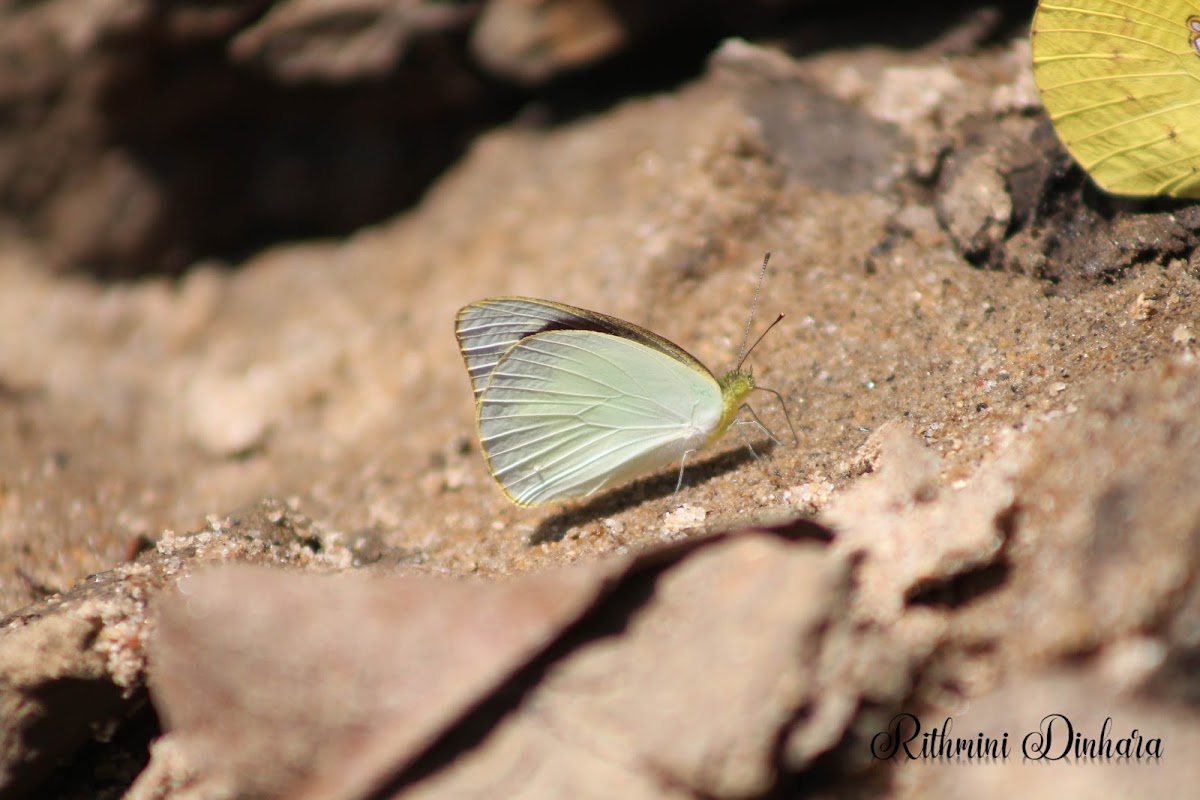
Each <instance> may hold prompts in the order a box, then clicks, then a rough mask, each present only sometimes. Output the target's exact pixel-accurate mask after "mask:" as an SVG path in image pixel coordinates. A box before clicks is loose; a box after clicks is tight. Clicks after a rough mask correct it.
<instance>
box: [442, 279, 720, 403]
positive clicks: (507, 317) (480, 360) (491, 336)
mask: <svg viewBox="0 0 1200 800" xmlns="http://www.w3.org/2000/svg"><path fill="white" fill-rule="evenodd" d="M556 330H582V331H594V332H597V333H607V334H611V335H613V336H619V337H621V338H624V339H630V340H632V341H635V342H638V343H640V344H642V345H645V346H646V347H649V348H651V349H653V350H658V351H659V352H661V353H664V354H666V355H668V356H670V357H671V358H673V359H676V360H679V361H683V362H684V363H686V364H689V365H690V366H691V367H692V368H693V369H700V370H703V371H704V372H708V370H707V368H706V367H705V366H704V365H703V364H701V363H700V362H699V361H697V360H696V359H695V358H693V357H692V356H691V355H690V354H689V353H688V352H687V351H685V350H684V349H683V348H681V347H678V346H677V345H675V344H673V343H671V342H669V341H667V340H666V339H664V338H662V337H661V336H659V335H658V334H655V333H652V332H650V331H648V330H646V329H645V328H640V327H638V326H637V325H633V324H631V323H628V322H625V321H623V320H619V319H617V318H616V317H610V316H607V315H606V314H599V313H597V312H595V311H588V310H587V309H583V308H576V307H574V306H568V305H565V304H563V303H552V302H550V301H548V300H536V299H534V298H532V297H494V298H491V299H488V300H480V301H479V302H477V303H471V304H470V305H469V306H465V307H463V309H462V310H460V311H459V312H458V318H457V319H456V320H455V334H456V335H457V336H458V347H459V350H461V351H462V355H463V360H464V361H466V362H467V372H468V373H470V376H471V385H472V386H473V387H474V389H475V400H476V402H478V400H479V397H480V395H482V394H483V390H484V388H485V387H486V386H487V383H488V380H489V378H491V375H492V370H494V369H495V368H496V364H497V363H498V362H499V361H500V359H501V358H502V357H503V356H504V354H505V353H507V352H508V350H509V348H511V347H512V346H513V345H515V344H516V343H517V342H519V341H521V340H522V339H525V338H527V337H529V336H533V335H534V334H537V333H547V332H549V331H556ZM709 374H710V375H711V373H709Z"/></svg>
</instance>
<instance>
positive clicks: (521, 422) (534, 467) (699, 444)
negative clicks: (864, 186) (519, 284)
mask: <svg viewBox="0 0 1200 800" xmlns="http://www.w3.org/2000/svg"><path fill="white" fill-rule="evenodd" d="M764 266H765V262H764ZM780 318H782V315H781V317H780ZM776 322H778V320H776ZM456 333H457V335H458V344H459V348H460V349H461V350H462V354H463V359H464V360H465V361H466V364H467V371H468V372H469V373H470V376H471V382H472V384H473V385H474V389H475V409H476V419H477V421H478V425H479V442H480V445H481V446H482V449H483V455H484V458H485V459H486V460H487V464H488V469H489V470H490V471H491V473H492V477H494V478H495V479H496V482H497V483H499V484H500V488H501V489H503V490H504V493H505V494H506V495H508V497H509V498H510V499H511V500H512V501H513V502H515V503H517V504H518V505H536V504H539V503H546V502H550V501H553V500H562V499H566V498H571V497H582V496H586V495H590V494H593V493H594V492H597V491H599V490H601V489H603V488H605V487H606V486H610V485H613V484H617V483H620V482H622V481H624V480H627V479H629V478H633V477H635V476H637V475H639V474H642V473H645V472H650V471H653V470H655V469H660V468H662V467H665V466H667V465H669V464H672V463H674V462H676V461H680V462H683V461H685V460H686V458H687V456H688V455H689V454H691V453H693V452H696V451H698V450H701V449H703V448H705V447H707V446H709V445H711V444H713V443H714V442H716V441H717V440H718V439H720V438H721V436H722V435H723V434H724V433H725V431H726V430H728V429H729V427H730V425H732V424H733V422H734V419H735V417H736V416H737V414H738V411H739V410H740V409H741V408H742V407H743V405H744V403H745V400H746V397H747V396H748V395H749V394H750V392H751V391H753V390H754V389H755V388H756V387H755V385H754V378H753V376H752V375H751V373H750V371H749V370H743V369H742V368H741V362H740V361H739V364H738V366H737V367H736V368H734V369H733V370H730V371H729V372H728V373H726V374H725V375H724V376H723V377H721V378H720V379H718V378H717V377H716V376H714V375H713V374H712V372H710V371H709V370H708V368H706V367H705V366H704V365H703V364H701V363H700V362H699V361H697V360H696V359H695V358H694V357H693V356H692V355H691V354H689V353H688V352H687V351H685V350H683V348H681V347H679V346H677V345H675V344H673V343H671V342H669V341H667V340H666V339H664V338H662V337H661V336H658V335H657V334H654V333H651V332H650V331H648V330H646V329H645V328H641V327H638V326H637V325H633V324H631V323H629V322H625V321H623V320H619V319H616V318H615V317H610V316H607V315H605V314H599V313H597V312H595V311H587V310H585V309H582V308H575V307H573V306H568V305H564V304H562V303H554V302H551V301H549V300H535V299H533V298H528V297H496V298H491V299H487V300H480V301H478V302H476V303H471V304H470V305H468V306H466V307H464V308H463V309H462V310H461V311H459V312H458V318H457V325H456ZM759 338H760V339H761V337H759ZM756 344H757V342H756ZM743 347H744V345H743ZM751 349H753V348H751ZM759 388H761V387H759ZM766 391H772V390H770V389H768V390H766ZM775 394H776V396H778V393H777V392H776V393H775ZM780 401H781V402H782V398H780ZM784 412H785V414H786V407H785V409H784ZM751 413H753V412H751ZM755 421H756V422H757V418H756V419H755ZM788 424H789V426H790V425H791V422H790V420H789V422H788ZM760 426H761V424H760ZM764 430H765V429H764ZM793 433H794V432H793ZM768 435H769V432H768ZM772 438H774V437H772ZM679 479H680V482H682V479H683V464H682V463H681V464H680V473H679Z"/></svg>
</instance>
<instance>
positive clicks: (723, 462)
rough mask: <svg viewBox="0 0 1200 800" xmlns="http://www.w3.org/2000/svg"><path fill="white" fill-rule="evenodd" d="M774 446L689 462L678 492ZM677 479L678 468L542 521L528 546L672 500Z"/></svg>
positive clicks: (756, 446) (763, 444)
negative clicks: (654, 502) (648, 504)
mask: <svg viewBox="0 0 1200 800" xmlns="http://www.w3.org/2000/svg"><path fill="white" fill-rule="evenodd" d="M775 446H776V445H775V443H774V442H772V441H771V440H769V439H767V440H764V441H762V442H754V443H753V447H754V453H750V452H749V451H748V450H747V449H746V448H745V447H738V448H735V449H732V450H728V451H726V452H724V453H716V454H714V455H712V456H709V457H708V458H705V459H703V460H701V459H696V460H695V461H692V460H689V461H688V462H687V466H686V468H685V470H684V473H683V485H682V486H680V487H679V490H680V491H683V490H684V489H685V488H687V487H688V486H695V485H698V484H700V483H703V482H704V481H706V480H708V479H710V478H713V477H715V476H717V475H720V474H723V473H725V472H730V471H732V470H735V469H737V468H738V467H741V466H743V465H745V464H747V463H749V462H752V461H755V460H756V458H758V459H761V458H766V457H767V456H769V455H770V454H771V452H772V451H773V450H774V449H775ZM755 454H757V455H755ZM678 480H679V469H678V468H677V467H676V468H673V469H670V470H664V471H663V472H659V473H655V474H653V475H648V476H646V477H644V478H638V479H637V480H635V481H633V482H632V483H628V484H622V485H621V486H620V487H619V488H613V489H609V490H607V491H605V492H603V493H602V494H600V495H599V496H597V497H595V498H593V499H591V500H587V501H585V502H583V503H582V504H581V505H576V506H568V507H567V508H564V509H563V510H562V511H558V512H556V513H554V514H551V515H550V516H548V517H546V518H545V519H544V520H542V521H541V522H539V523H538V526H537V527H536V528H535V529H534V531H533V533H531V534H530V535H529V544H530V545H531V546H532V545H539V544H546V543H548V542H559V541H562V540H563V538H564V537H565V536H566V535H567V533H568V532H569V531H570V530H571V529H572V528H575V527H578V526H579V525H582V524H583V523H585V522H591V521H592V520H594V519H596V518H598V517H599V518H603V517H611V516H613V515H615V514H619V513H621V512H622V511H625V510H627V509H630V508H633V507H634V506H637V505H641V504H642V503H645V502H647V501H649V500H660V499H662V498H664V497H669V496H670V495H673V494H675V486H676V484H677V482H678Z"/></svg>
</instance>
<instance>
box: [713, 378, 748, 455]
mask: <svg viewBox="0 0 1200 800" xmlns="http://www.w3.org/2000/svg"><path fill="white" fill-rule="evenodd" d="M717 383H719V384H720V386H721V406H722V408H721V422H720V424H718V425H717V428H716V430H715V431H714V432H713V437H712V438H713V439H714V440H715V439H716V438H717V437H718V436H720V435H721V434H723V433H725V431H726V430H728V429H729V426H730V425H732V424H733V420H734V418H735V417H736V416H737V413H738V411H739V410H740V409H741V407H742V404H743V403H745V402H746V398H747V397H749V396H750V393H751V392H753V391H754V374H753V373H752V372H751V371H750V369H749V368H747V369H740V368H739V369H733V370H730V371H729V372H726V373H725V374H724V375H723V376H721V378H720V380H718V381H717Z"/></svg>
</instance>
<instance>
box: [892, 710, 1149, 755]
mask: <svg viewBox="0 0 1200 800" xmlns="http://www.w3.org/2000/svg"><path fill="white" fill-rule="evenodd" d="M953 730H954V721H953V720H952V719H951V718H950V717H946V718H945V720H943V721H942V724H941V726H939V727H936V728H928V729H924V728H922V726H921V720H919V719H918V718H917V716H916V715H915V714H908V713H904V714H897V715H896V716H894V717H892V721H891V722H890V723H889V724H888V727H887V730H884V731H880V732H879V733H877V734H875V735H874V736H873V737H871V755H872V756H873V757H875V758H876V759H880V760H885V759H890V758H901V759H908V760H909V761H916V760H918V759H922V760H924V759H930V760H931V759H956V760H964V761H979V762H985V763H994V762H996V761H1005V760H1007V759H1008V757H1009V756H1010V755H1012V753H1013V750H1014V748H1019V753H1020V755H1021V757H1022V758H1024V759H1025V760H1027V761H1114V760H1122V761H1157V760H1158V759H1160V758H1162V754H1163V743H1162V739H1159V738H1155V737H1151V736H1147V735H1146V734H1143V733H1142V732H1141V731H1139V730H1138V729H1137V728H1133V729H1132V730H1131V731H1130V732H1129V733H1128V734H1127V735H1125V736H1119V735H1116V734H1114V733H1113V721H1112V717H1107V718H1105V720H1104V722H1103V723H1102V724H1101V725H1100V727H1099V729H1098V730H1095V731H1089V732H1085V731H1083V730H1081V729H1080V728H1079V727H1076V725H1075V724H1074V723H1073V722H1071V719H1070V718H1069V717H1067V715H1066V714H1047V715H1046V716H1044V717H1042V721H1041V722H1040V723H1039V724H1038V726H1037V728H1035V729H1034V730H1031V731H1029V732H1027V733H1018V734H1017V736H1020V737H1021V738H1020V740H1019V742H1018V741H1017V738H1016V736H1014V737H1010V736H1009V734H1008V731H1004V732H1002V733H1001V735H1000V736H989V735H987V734H985V733H983V732H982V731H979V732H977V733H976V734H975V735H974V736H971V737H959V736H953V735H951V733H952V731H953ZM1014 743H1015V744H1014Z"/></svg>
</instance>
